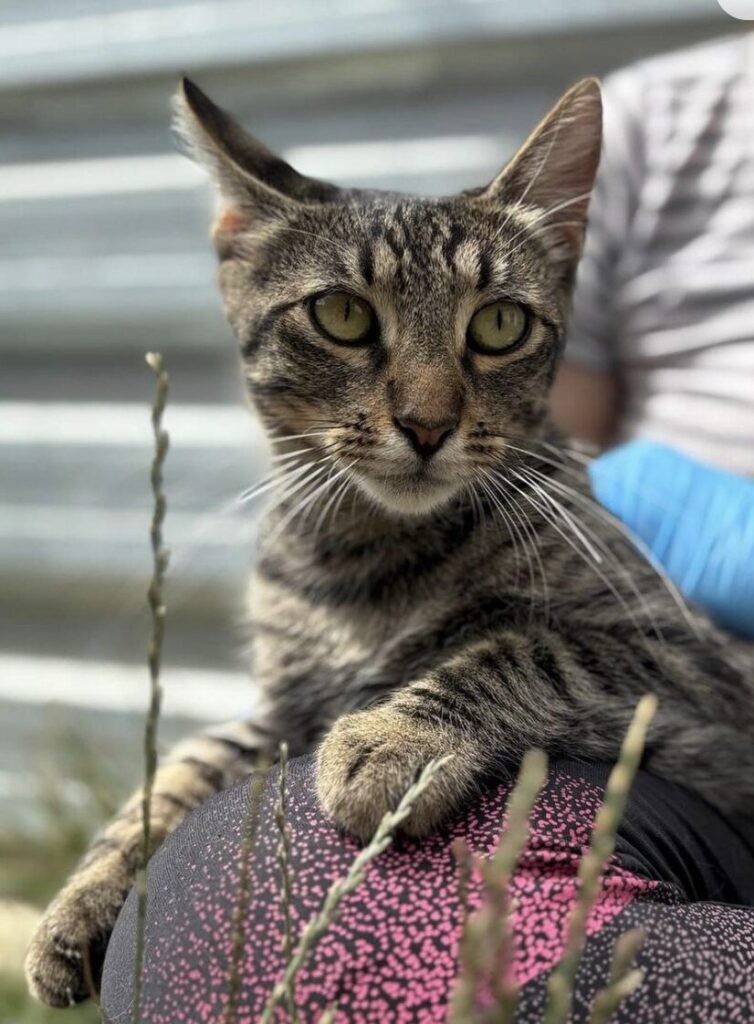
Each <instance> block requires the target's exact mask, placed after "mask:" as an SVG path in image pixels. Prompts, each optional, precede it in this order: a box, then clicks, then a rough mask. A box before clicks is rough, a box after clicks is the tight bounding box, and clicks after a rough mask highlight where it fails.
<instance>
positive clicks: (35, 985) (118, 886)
mask: <svg viewBox="0 0 754 1024" xmlns="http://www.w3.org/2000/svg"><path fill="white" fill-rule="evenodd" d="M108 869H109V870H108ZM127 892H128V884H127V882H126V881H125V879H124V865H123V861H122V858H121V857H120V855H119V854H117V855H113V856H112V857H106V858H103V859H102V860H101V861H98V862H97V863H96V865H93V866H92V868H90V869H88V870H86V871H84V872H82V873H81V874H80V875H77V876H75V877H74V878H73V879H71V881H70V882H69V883H68V885H67V886H66V887H65V889H63V891H62V892H61V893H60V894H59V895H58V896H57V897H56V899H55V900H54V901H53V903H51V904H50V906H49V908H48V909H47V911H46V912H45V914H44V916H43V917H42V919H41V921H40V922H39V924H38V926H37V930H36V932H35V933H34V935H33V937H32V940H31V943H30V945H29V950H28V952H27V954H26V965H25V967H26V980H27V983H28V985H29V989H30V990H31V992H32V994H33V995H35V996H36V997H37V999H39V1000H40V1001H41V1002H43V1003H46V1004H47V1005H48V1006H71V1005H73V1004H74V1003H80V1002H83V1001H84V1000H85V999H88V998H89V997H90V996H92V995H94V994H95V993H96V992H97V990H98V989H99V982H100V977H101V974H102V964H103V962H104V958H105V950H106V948H107V943H108V940H109V938H110V933H111V932H112V929H113V926H114V924H115V920H116V918H117V916H118V913H119V912H120V908H121V907H122V905H123V903H124V901H125V898H126V894H127ZM92 989H94V992H93V991H92Z"/></svg>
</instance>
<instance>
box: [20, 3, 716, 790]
mask: <svg viewBox="0 0 754 1024" xmlns="http://www.w3.org/2000/svg"><path fill="white" fill-rule="evenodd" d="M729 26H730V23H729V22H727V21H725V20H724V18H723V16H722V15H721V14H715V13H714V12H713V7H712V5H711V4H710V3H709V0H684V2H682V3H679V2H678V0H630V2H629V0H571V2H570V3H568V4H564V3H561V2H557V3H556V2H554V0H549V2H548V0H540V2H532V3H528V4H524V5H522V4H519V3H513V2H512V0H511V2H500V0H495V2H487V0H477V2H471V0H469V2H465V3H450V2H440V0H410V2H406V0H371V2H367V3H359V4H352V3H350V0H330V2H327V3H325V2H323V0H318V2H311V0H295V2H292V0H281V2H278V3H277V4H275V5H261V4H253V3H247V2H245V0H244V2H237V0H226V2H215V3H211V2H206V0H205V2H201V0H199V2H194V3H187V2H184V3H178V2H175V0H151V2H150V3H149V4H137V3H133V2H129V0H107V2H103V0H67V2H66V4H65V5H61V4H60V3H58V2H57V0H36V2H34V3H30V2H28V0H23V2H22V0H12V2H6V3H5V4H3V6H2V10H1V11H0V54H1V55H2V59H0V97H1V99H2V105H1V107H0V129H1V132H2V151H1V159H2V165H0V359H2V365H3V372H2V374H0V479H2V492H1V493H0V605H1V606H2V608H1V609H0V670H2V671H3V672H6V673H9V674H10V676H11V677H12V676H13V673H14V672H16V674H18V673H19V672H20V670H19V669H18V666H19V665H21V664H22V663H21V662H20V661H19V660H18V659H19V658H24V659H28V658H29V657H30V656H31V657H33V658H38V659H39V680H40V681H39V684H38V685H39V687H40V688H41V687H43V686H44V694H45V695H49V693H50V692H54V690H55V689H57V688H59V691H60V699H61V700H62V701H63V702H65V700H66V690H67V689H68V687H69V686H70V685H72V683H73V682H76V687H75V692H76V693H77V694H79V695H80V694H81V693H82V692H83V691H82V686H84V687H85V686H86V685H90V686H96V683H95V682H92V680H93V679H95V678H96V677H94V676H92V674H91V672H90V671H88V670H87V671H82V672H81V673H80V675H81V678H82V679H85V680H86V681H88V682H86V683H81V682H80V680H78V679H77V672H76V661H77V659H80V660H85V661H86V662H87V666H88V667H91V664H92V663H95V664H96V663H100V664H101V671H102V673H103V677H102V678H103V687H104V689H103V693H107V692H110V691H109V690H108V689H107V685H106V684H107V679H108V678H110V676H112V672H110V674H109V675H108V671H109V670H108V664H110V663H112V662H118V663H119V664H134V665H138V664H139V663H140V661H141V658H142V650H143V642H144V641H143V638H144V635H145V630H146V620H145V614H144V597H143V592H144V580H145V577H146V574H147V572H148V568H149V556H148V548H147V537H146V530H147V515H148V509H149V495H148V489H147V465H148V459H149V435H148V431H147V420H146V408H145V406H144V404H143V403H144V402H145V400H146V398H147V397H148V394H149V392H150V389H151V378H150V375H149V373H148V371H147V370H146V369H145V368H144V366H143V361H142V354H143V352H144V351H145V350H147V349H154V348H157V349H161V350H163V351H164V352H165V353H166V354H167V357H168V362H169V366H170V369H171V372H172V375H173V389H172V398H171V401H172V403H173V405H172V407H171V412H169V414H168V424H170V419H171V415H172V418H173V420H174V425H175V444H174V447H173V451H172V452H171V455H170V459H169V466H168V474H167V489H168V494H169V500H170V512H169V515H168V521H167V526H166V533H167V538H168V542H169V544H171V546H172V547H173V549H174V567H173V569H172V570H171V577H170V589H169V603H170V616H171V617H170V623H169V628H168V652H167V664H168V666H170V665H174V666H183V667H185V668H201V667H206V668H207V669H210V668H212V669H217V670H222V671H224V672H228V673H234V672H235V673H238V671H239V658H238V656H237V654H236V653H235V652H236V643H235V640H236V639H237V633H236V632H235V619H234V613H233V611H232V610H233V609H234V608H236V607H238V605H239V603H240V596H241V591H242V587H243V580H244V576H245V572H246V567H247V564H248V559H249V557H250V549H251V547H252V545H253V537H254V516H255V512H254V509H253V508H252V509H251V510H249V509H245V508H243V507H242V506H239V505H238V503H237V500H236V499H237V496H238V495H239V493H240V492H241V491H242V489H243V488H244V487H247V486H249V485H250V484H251V483H253V482H254V480H255V479H256V478H257V477H258V476H259V474H260V472H261V471H262V466H263V464H264V453H263V449H262V446H261V442H260V439H259V436H258V434H255V433H254V431H253V428H252V427H251V426H248V427H247V426H246V424H247V423H248V421H247V420H246V419H245V413H243V412H242V411H241V402H240V394H239V385H238V380H237V375H236V369H235V356H234V353H233V346H232V343H231V341H230V339H229V336H228V332H227V330H226V328H225V326H224V324H223V322H222V317H221V315H220V310H219V303H218V300H217V297H216V295H215V292H214V288H213V285H212V276H213V261H212V256H211V253H210V252H209V247H208V245H207V243H206V224H207V218H208V210H209V205H210V199H209V196H208V193H207V190H206V188H205V186H204V183H203V181H202V179H201V176H200V175H199V174H198V172H197V171H196V170H195V169H194V168H192V167H191V165H189V164H188V163H186V162H185V161H183V159H182V158H181V157H179V156H177V155H176V154H175V152H174V149H173V145H172V141H171V138H170V134H169V131H168V119H169V114H168V105H169V96H170V93H171V91H172V89H173V85H174V79H175V76H176V73H177V72H178V71H179V70H185V71H190V72H192V73H194V74H197V76H198V77H199V80H200V81H201V82H202V83H203V84H206V86H207V88H208V90H209V91H210V92H211V93H212V94H213V95H215V96H216V97H217V99H218V100H219V101H220V102H222V103H224V104H225V105H227V106H229V107H230V108H232V109H234V110H235V111H236V112H237V113H238V114H239V116H241V117H242V119H243V120H245V121H246V122H247V123H248V124H249V125H250V126H251V127H252V128H253V130H254V131H255V132H256V133H257V134H258V135H259V136H260V137H262V138H264V139H265V141H267V142H268V143H269V144H270V145H272V146H273V147H276V148H278V149H279V150H281V151H283V152H286V153H288V154H289V155H291V157H292V158H293V159H294V160H295V161H296V162H297V163H298V164H299V165H300V167H301V169H302V170H304V171H307V170H309V171H312V172H315V173H317V174H318V175H320V176H324V177H332V178H334V179H336V180H346V181H349V182H351V183H354V184H374V185H382V186H386V187H393V188H400V189H405V190H410V191H419V192H426V193H438V192H444V191H451V190H454V189H457V188H460V187H464V186H466V185H470V184H475V183H479V182H480V181H483V180H485V179H486V178H488V177H490V176H491V175H492V174H493V173H494V171H495V170H496V169H497V168H498V166H499V165H500V164H501V163H502V162H503V161H504V160H505V158H506V157H507V156H508V155H509V154H510V152H511V151H512V150H513V148H514V147H515V145H516V144H517V142H518V141H519V140H520V139H521V138H522V137H523V135H524V134H525V132H526V131H527V130H528V128H529V127H530V125H531V123H532V121H533V120H535V119H536V117H538V116H539V115H540V114H541V113H542V112H543V111H544V110H545V109H546V108H547V106H548V105H549V103H550V102H552V100H553V99H554V98H555V97H556V95H557V93H558V91H559V90H560V89H561V88H562V87H563V86H564V85H566V84H567V83H568V82H569V81H571V80H573V79H575V78H577V77H579V76H580V75H582V74H586V73H595V72H597V73H601V72H603V71H605V70H607V69H609V68H611V67H614V66H616V65H618V64H620V63H622V62H625V61H628V60H631V59H634V58H636V57H639V56H643V55H646V54H647V53H649V52H656V51H659V50H661V49H666V48H669V47H671V46H674V45H677V44H680V43H683V42H687V41H695V40H697V39H699V38H702V37H704V36H706V35H710V34H713V33H715V32H722V31H727V30H729ZM4 658H5V661H3V659H4ZM13 659H15V660H13ZM23 664H24V665H25V669H24V674H23V677H21V675H19V682H18V685H16V686H15V689H14V682H13V678H9V679H8V681H7V683H6V691H4V692H5V696H3V693H0V723H8V725H6V726H5V727H3V725H2V724H0V743H2V744H3V745H4V748H5V754H4V756H3V760H2V765H1V766H0V767H2V769H3V771H5V772H6V773H7V771H9V770H11V769H13V770H15V768H16V767H17V768H18V770H19V771H25V770H26V768H25V767H24V764H23V760H24V757H26V760H27V761H28V760H29V755H28V754H26V755H24V754H23V753H22V752H23V750H24V748H25V747H28V746H30V744H29V736H30V735H31V733H30V732H28V730H27V726H28V728H29V729H30V728H31V725H30V723H33V722H35V721H36V720H37V718H38V714H37V712H36V711H34V710H33V709H34V708H35V707H36V704H34V702H33V701H31V697H32V696H33V694H32V693H31V692H30V694H29V697H30V701H29V703H28V706H27V705H26V704H24V688H25V687H27V686H28V687H29V688H30V691H31V690H33V689H34V673H33V672H31V673H29V672H28V668H29V663H28V661H24V662H23ZM14 665H15V666H16V669H14V668H13V666H14ZM222 678H223V677H216V678H215V684H216V685H218V686H221V685H222ZM67 679H68V680H70V682H69V683H68V684H67V683H66V680H67ZM168 679H169V675H168ZM11 691H12V693H11ZM40 692H42V690H41V689H40ZM229 692H230V690H229ZM233 692H235V691H233ZM3 700H5V701H6V704H5V705H3ZM24 709H25V710H24ZM6 712H7V713H6ZM77 714H80V711H78V712H77ZM92 714H101V712H92ZM116 720H117V716H116ZM18 722H23V723H26V724H25V725H24V727H23V728H21V727H19V726H18ZM124 722H125V719H124ZM13 723H16V724H15V725H14V724H13ZM124 728H125V725H124ZM31 749H32V750H33V747H31ZM4 777H5V776H4ZM6 788H7V789H8V792H15V790H14V789H13V787H12V786H10V787H6ZM0 799H2V793H0Z"/></svg>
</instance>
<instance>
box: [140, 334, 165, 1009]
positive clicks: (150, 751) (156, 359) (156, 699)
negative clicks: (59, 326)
mask: <svg viewBox="0 0 754 1024" xmlns="http://www.w3.org/2000/svg"><path fill="white" fill-rule="evenodd" d="M146 361H147V365H148V366H149V368H150V369H151V370H152V372H153V373H154V374H155V376H156V383H155V393H154V398H153V400H152V432H153V435H154V454H153V456H152V465H151V471H150V479H151V484H152V497H153V507H152V522H151V525H150V530H149V537H150V541H151V545H152V578H151V580H150V583H149V590H148V591H147V600H148V602H149V610H150V613H151V618H152V633H151V636H150V639H149V646H148V650H147V661H148V665H149V679H150V699H149V711H148V713H147V720H146V724H145V727H144V789H143V795H142V805H141V806H142V843H141V863H140V866H139V869H138V871H137V874H136V891H137V894H138V908H137V924H136V949H135V953H134V986H133V989H134V1001H133V1015H132V1020H133V1024H139V1021H140V1019H141V995H142V992H141V973H142V967H143V964H144V940H145V931H146V918H147V862H148V861H149V855H150V853H151V849H150V847H151V840H152V835H151V833H152V829H151V812H152V789H153V787H154V777H155V772H156V771H157V729H158V725H159V720H160V707H161V704H162V687H161V686H160V664H161V659H162V641H163V638H164V635H165V604H164V601H163V595H162V590H163V584H164V582H165V573H166V571H167V567H168V552H167V551H166V550H165V548H164V547H163V543H162V524H163V521H164V519H165V512H166V510H167V502H166V500H165V494H164V493H163V490H162V470H163V466H164V463H165V458H166V456H167V453H168V447H169V444H170V441H169V438H168V434H167V431H166V430H163V427H162V417H163V414H164V412H165V406H166V404H167V398H168V384H169V380H168V375H167V373H166V371H165V369H164V368H163V361H162V356H161V355H160V354H159V352H149V353H147V356H146Z"/></svg>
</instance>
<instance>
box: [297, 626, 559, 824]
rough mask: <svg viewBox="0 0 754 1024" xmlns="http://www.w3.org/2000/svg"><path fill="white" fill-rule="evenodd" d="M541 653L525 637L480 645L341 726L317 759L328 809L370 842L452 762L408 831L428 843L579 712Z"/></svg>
mask: <svg viewBox="0 0 754 1024" xmlns="http://www.w3.org/2000/svg"><path fill="white" fill-rule="evenodd" d="M535 650H536V648H535V646H534V645H533V644H532V643H531V642H530V640H529V638H527V637H524V636H522V635H518V634H515V633H506V634H505V635H498V636H497V637H495V638H494V639H490V640H484V641H480V642H477V643H475V644H472V645H470V646H469V647H468V648H467V649H465V650H464V651H462V652H461V653H459V654H457V655H455V656H454V657H453V658H452V659H450V660H449V661H448V662H447V663H446V664H445V665H443V666H442V667H440V668H438V669H435V670H434V671H432V672H430V673H429V674H428V675H427V676H426V677H424V678H421V679H418V680H416V681H415V682H413V683H411V684H409V685H407V686H404V687H402V688H400V689H399V690H396V691H395V692H394V693H393V694H392V695H391V697H390V698H389V699H388V700H387V701H385V702H383V703H380V704H379V705H377V706H375V707H373V708H367V709H366V710H364V711H357V712H353V713H351V714H347V715H344V716H343V717H342V718H340V719H338V720H337V721H336V722H335V723H334V725H333V726H332V728H331V730H330V732H329V733H328V734H327V736H326V737H325V739H324V741H323V742H322V744H321V746H320V748H319V752H318V757H317V789H318V794H319V798H320V801H321V803H322V805H323V807H324V809H325V810H326V811H328V812H329V813H330V814H331V815H332V816H333V817H334V818H335V820H336V821H337V822H338V824H340V825H341V826H343V827H344V828H345V829H346V830H347V831H348V832H350V833H351V834H352V835H355V836H357V837H358V838H360V839H362V840H366V839H368V838H369V837H370V836H371V835H372V834H373V832H374V830H375V828H376V827H377V824H378V823H379V821H380V819H381V818H382V816H383V814H385V812H386V811H388V810H391V809H394V808H395V806H396V805H397V803H398V801H399V800H400V798H401V796H402V795H403V793H404V792H405V791H406V789H407V788H408V787H409V786H410V785H411V783H412V782H413V781H415V779H416V777H417V775H418V774H419V772H420V771H421V769H422V768H423V767H424V766H425V765H426V763H427V762H428V761H430V760H431V759H433V758H440V757H444V756H445V755H448V754H451V755H453V756H452V759H451V760H450V761H449V762H448V763H447V764H446V765H445V766H444V767H443V768H442V769H441V771H440V773H439V775H438V776H436V777H435V780H434V781H433V783H432V785H431V786H430V787H429V788H428V789H427V790H426V791H425V793H424V794H423V796H422V797H421V798H420V799H419V801H418V802H417V803H416V804H415V805H414V810H413V811H412V813H411V815H410V817H409V818H408V819H407V821H406V822H405V824H404V826H403V828H404V830H405V831H406V832H408V833H409V834H413V835H423V834H425V833H427V832H429V831H431V830H432V829H433V828H435V827H436V826H437V825H438V824H440V822H442V821H443V819H445V818H447V817H449V816H450V815H452V814H453V813H454V812H456V811H457V810H459V809H460V808H461V807H462V806H463V805H464V803H466V802H467V801H468V800H469V799H470V798H471V796H472V795H473V794H474V792H475V790H476V789H477V787H478V783H479V781H480V779H481V778H482V777H483V776H484V775H485V773H486V772H488V771H490V770H491V769H492V768H493V767H494V766H495V765H496V764H498V763H499V762H500V761H501V760H503V759H504V760H506V761H508V760H509V761H510V763H511V764H514V763H515V762H516V761H517V760H518V759H520V757H521V756H522V755H523V753H524V752H525V751H526V750H527V749H528V748H530V747H533V746H551V745H552V743H551V741H552V738H553V736H554V735H555V734H561V733H562V732H563V731H564V730H565V729H566V728H567V724H566V723H567V722H568V721H569V719H570V708H569V706H568V704H567V703H566V702H565V701H563V700H562V699H561V698H559V697H558V695H557V692H556V691H555V688H554V687H553V685H552V684H551V683H550V682H549V680H548V679H547V676H546V675H545V674H544V673H543V671H542V668H541V666H537V665H536V664H535V663H534V660H533V658H532V654H533V652H534V651H535ZM537 690H539V691H540V692H539V695H538V694H537Z"/></svg>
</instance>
